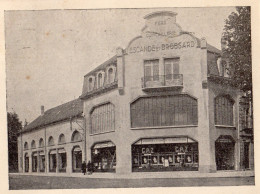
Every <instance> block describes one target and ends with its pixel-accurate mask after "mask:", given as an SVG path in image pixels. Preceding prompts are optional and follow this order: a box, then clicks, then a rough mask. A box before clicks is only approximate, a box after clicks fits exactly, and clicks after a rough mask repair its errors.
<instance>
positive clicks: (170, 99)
mask: <svg viewBox="0 0 260 194" xmlns="http://www.w3.org/2000/svg"><path fill="white" fill-rule="evenodd" d="M197 124H198V107H197V100H196V99H194V98H193V97H190V96H189V95H186V94H185V95H174V96H155V97H142V98H139V99H137V100H136V101H134V102H133V103H131V127H133V128H134V127H154V126H178V125H197Z"/></svg>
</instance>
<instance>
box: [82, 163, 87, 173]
mask: <svg viewBox="0 0 260 194" xmlns="http://www.w3.org/2000/svg"><path fill="white" fill-rule="evenodd" d="M86 169H87V164H86V162H85V161H83V163H82V165H81V170H82V173H83V174H84V175H85V174H86Z"/></svg>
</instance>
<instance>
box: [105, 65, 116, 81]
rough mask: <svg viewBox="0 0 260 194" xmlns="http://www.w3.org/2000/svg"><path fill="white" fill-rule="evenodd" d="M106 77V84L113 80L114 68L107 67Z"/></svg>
mask: <svg viewBox="0 0 260 194" xmlns="http://www.w3.org/2000/svg"><path fill="white" fill-rule="evenodd" d="M107 77H108V84H111V83H113V82H114V79H115V77H114V70H113V68H109V70H108V76H107Z"/></svg>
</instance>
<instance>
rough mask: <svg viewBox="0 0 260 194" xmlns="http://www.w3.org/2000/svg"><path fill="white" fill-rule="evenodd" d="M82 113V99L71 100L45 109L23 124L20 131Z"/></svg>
mask: <svg viewBox="0 0 260 194" xmlns="http://www.w3.org/2000/svg"><path fill="white" fill-rule="evenodd" d="M82 113H83V101H82V100H81V99H76V100H72V101H70V102H67V103H65V104H62V105H59V106H56V107H54V108H52V109H49V110H47V111H45V112H44V114H43V115H40V116H39V117H38V118H36V119H35V120H34V121H32V122H31V123H30V124H29V125H27V126H25V128H24V129H23V130H22V132H26V131H31V130H33V129H37V128H40V127H44V126H46V125H49V124H52V123H56V122H58V121H62V120H66V119H69V118H71V117H76V116H80V115H81V114H82Z"/></svg>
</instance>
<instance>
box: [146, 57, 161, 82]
mask: <svg viewBox="0 0 260 194" xmlns="http://www.w3.org/2000/svg"><path fill="white" fill-rule="evenodd" d="M144 81H145V83H146V82H147V81H159V60H158V59H155V60H146V61H144Z"/></svg>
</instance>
